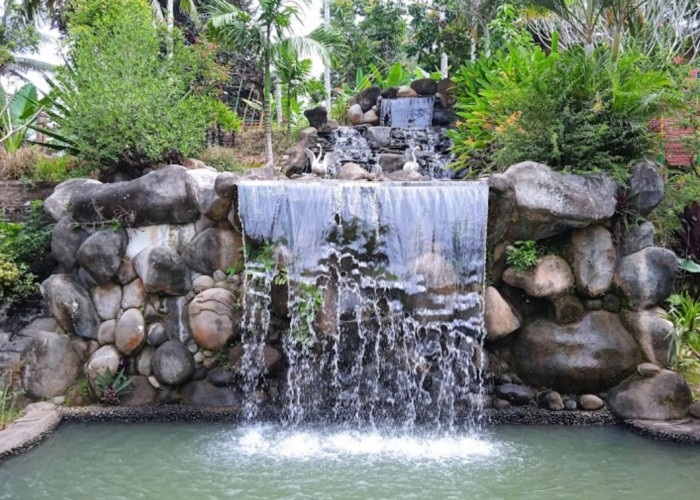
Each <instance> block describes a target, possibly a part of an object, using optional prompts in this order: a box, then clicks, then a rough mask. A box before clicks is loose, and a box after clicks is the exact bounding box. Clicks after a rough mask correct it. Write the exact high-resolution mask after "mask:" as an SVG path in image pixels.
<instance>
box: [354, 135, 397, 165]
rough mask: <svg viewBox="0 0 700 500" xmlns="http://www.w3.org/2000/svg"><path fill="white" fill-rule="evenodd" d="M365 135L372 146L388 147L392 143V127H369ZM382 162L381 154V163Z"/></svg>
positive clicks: (378, 147) (377, 147)
mask: <svg viewBox="0 0 700 500" xmlns="http://www.w3.org/2000/svg"><path fill="white" fill-rule="evenodd" d="M363 135H364V138H365V139H367V142H368V143H369V145H370V146H371V147H372V148H376V149H380V148H386V147H389V145H390V144H391V127H369V128H368V129H367V130H366V131H365V133H364V134H363ZM382 156H383V155H382ZM399 156H401V155H399ZM381 162H382V157H381V156H380V157H379V163H380V164H381Z"/></svg>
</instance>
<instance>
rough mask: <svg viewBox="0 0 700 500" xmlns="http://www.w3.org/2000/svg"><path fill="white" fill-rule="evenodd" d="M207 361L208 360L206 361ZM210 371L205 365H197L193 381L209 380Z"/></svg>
mask: <svg viewBox="0 0 700 500" xmlns="http://www.w3.org/2000/svg"><path fill="white" fill-rule="evenodd" d="M205 361H206V360H205ZM208 373H209V371H208V370H207V369H206V368H205V367H204V366H203V365H195V367H194V373H193V374H192V376H191V377H190V379H191V380H204V379H205V378H207V374H208Z"/></svg>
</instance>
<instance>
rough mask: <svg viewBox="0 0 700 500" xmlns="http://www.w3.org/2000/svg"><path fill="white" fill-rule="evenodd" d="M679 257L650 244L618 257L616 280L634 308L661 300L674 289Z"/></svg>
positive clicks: (647, 306)
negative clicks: (637, 250)
mask: <svg viewBox="0 0 700 500" xmlns="http://www.w3.org/2000/svg"><path fill="white" fill-rule="evenodd" d="M677 268H678V259H677V258H676V254H674V253H673V252H672V251H671V250H667V249H665V248H661V247H647V248H644V249H643V250H640V251H639V252H635V253H633V254H630V255H627V256H625V257H622V258H621V259H619V260H618V263H617V269H616V270H615V284H616V285H617V286H618V287H619V288H620V290H622V292H623V293H624V294H625V297H626V298H627V301H628V303H629V306H630V307H631V308H632V309H635V310H639V309H646V308H649V307H651V306H654V305H656V304H659V303H661V302H662V301H663V300H664V299H666V298H667V297H668V296H669V295H671V293H672V292H673V281H674V279H675V278H676V271H677Z"/></svg>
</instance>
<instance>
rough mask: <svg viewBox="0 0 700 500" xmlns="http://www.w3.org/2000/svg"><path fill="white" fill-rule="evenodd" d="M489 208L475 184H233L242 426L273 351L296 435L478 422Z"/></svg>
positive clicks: (251, 410)
mask: <svg viewBox="0 0 700 500" xmlns="http://www.w3.org/2000/svg"><path fill="white" fill-rule="evenodd" d="M487 201H488V188H487V186H486V183H484V182H445V181H433V182H423V183H406V184H402V183H390V182H384V183H367V182H365V183H359V182H337V181H324V180H317V181H303V182H289V181H241V182H240V184H239V186H238V211H239V216H240V220H241V226H242V228H243V233H244V239H245V242H246V271H245V272H246V281H245V283H246V291H245V300H244V304H243V307H244V313H243V314H244V321H243V328H244V331H245V333H244V335H243V342H244V344H245V352H246V353H250V355H249V356H248V358H247V359H248V361H249V362H248V363H247V364H245V363H244V365H245V366H246V375H245V379H246V381H247V382H246V383H244V386H245V389H246V393H247V395H246V407H247V408H248V410H247V413H248V414H249V415H252V414H254V413H255V410H254V408H255V406H256V404H257V401H258V398H256V397H255V396H256V394H258V393H259V390H260V388H261V386H260V384H261V383H262V382H261V380H262V375H263V374H264V373H263V372H264V368H263V367H262V366H261V363H260V359H261V358H260V356H259V355H255V353H260V352H261V349H262V348H263V347H264V345H265V343H267V342H271V341H277V342H278V343H280V344H281V345H282V347H283V350H284V354H285V358H286V360H287V366H286V374H285V375H284V377H283V381H282V384H281V386H282V387H281V389H280V400H281V403H282V405H283V407H284V412H285V416H286V418H287V419H288V420H290V421H292V422H300V421H308V420H325V421H328V420H332V421H342V422H358V423H363V422H369V423H379V422H383V421H387V420H389V421H392V422H397V423H399V424H405V425H411V424H413V423H414V422H416V421H424V420H427V421H434V422H436V423H439V424H441V425H442V424H447V425H449V424H451V423H453V422H455V420H456V419H457V418H458V417H460V418H462V417H465V418H466V417H468V416H474V415H478V414H479V411H480V408H481V398H482V382H483V380H482V371H483V370H482V369H483V366H482V365H483V363H484V360H483V359H482V356H481V346H482V342H483V338H484V330H483V295H482V288H483V279H484V261H485V233H486V215H487V214H486V212H487ZM280 287H282V288H284V289H285V290H286V291H287V294H286V304H283V306H285V307H280V305H279V304H278V307H277V308H276V311H277V312H275V311H274V310H275V304H274V303H275V300H274V298H273V295H274V294H273V290H274V289H275V288H278V289H279V288H280ZM283 300H284V299H283ZM280 309H286V310H287V311H288V318H287V319H286V321H288V325H287V324H286V323H285V325H286V331H284V332H283V333H281V334H279V332H273V330H274V329H273V327H271V326H270V325H271V321H274V318H273V320H271V317H273V316H277V317H278V318H277V320H279V319H280V318H279V316H283V315H284V314H282V315H280V313H279V310H280ZM271 311H272V312H271ZM285 312H286V311H285ZM278 324H279V321H278ZM278 336H279V338H278ZM256 360H257V361H258V363H257V367H256V363H255V361H256Z"/></svg>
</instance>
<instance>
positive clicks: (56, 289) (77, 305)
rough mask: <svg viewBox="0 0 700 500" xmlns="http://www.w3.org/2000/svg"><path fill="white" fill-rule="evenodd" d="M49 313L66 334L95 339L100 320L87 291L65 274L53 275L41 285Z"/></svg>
mask: <svg viewBox="0 0 700 500" xmlns="http://www.w3.org/2000/svg"><path fill="white" fill-rule="evenodd" d="M41 294H42V295H43V296H44V299H45V300H46V302H47V303H48V305H49V312H50V313H51V316H53V317H54V319H55V320H56V322H57V323H58V324H59V326H60V327H61V328H63V329H64V330H65V331H66V332H72V333H75V334H76V335H80V336H81V337H83V338H87V339H96V338H97V331H98V329H99V327H100V318H99V317H98V316H97V311H95V307H94V306H93V304H92V300H90V296H89V295H88V293H87V291H86V290H85V289H84V288H83V287H81V286H80V285H78V284H77V283H75V282H74V281H72V280H71V277H70V276H68V275H67V274H54V275H52V276H50V277H49V278H48V279H46V280H45V281H44V282H43V283H42V284H41Z"/></svg>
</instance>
